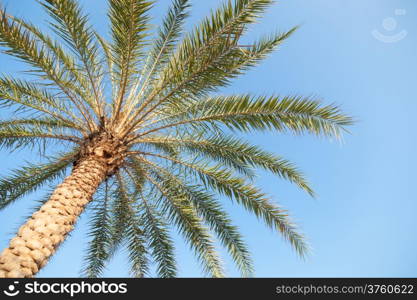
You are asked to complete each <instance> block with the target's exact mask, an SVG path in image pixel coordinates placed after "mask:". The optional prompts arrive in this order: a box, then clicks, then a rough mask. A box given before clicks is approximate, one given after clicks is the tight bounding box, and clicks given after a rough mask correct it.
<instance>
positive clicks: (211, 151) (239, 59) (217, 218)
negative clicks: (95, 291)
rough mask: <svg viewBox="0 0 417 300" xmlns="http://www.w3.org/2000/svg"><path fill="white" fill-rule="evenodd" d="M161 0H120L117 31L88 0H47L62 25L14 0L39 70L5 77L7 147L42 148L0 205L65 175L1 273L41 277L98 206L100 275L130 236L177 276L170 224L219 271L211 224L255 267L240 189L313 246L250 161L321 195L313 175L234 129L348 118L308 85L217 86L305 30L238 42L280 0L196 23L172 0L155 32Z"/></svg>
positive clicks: (3, 25) (334, 128) (21, 46)
mask: <svg viewBox="0 0 417 300" xmlns="http://www.w3.org/2000/svg"><path fill="white" fill-rule="evenodd" d="M152 2H153V1H146V0H109V1H108V5H109V11H108V17H109V19H110V38H109V40H106V39H105V38H104V37H101V36H100V35H99V34H98V33H97V32H96V31H95V30H94V29H93V28H92V26H90V25H89V22H88V17H87V15H86V14H85V13H84V12H83V11H82V9H81V7H80V5H79V3H77V1H75V0H42V1H40V3H41V5H42V6H43V8H44V9H45V10H46V12H47V13H48V14H49V15H50V17H51V22H50V24H49V25H50V27H51V29H52V30H53V31H54V33H55V34H56V36H55V37H51V36H49V35H48V34H46V33H44V32H42V31H41V30H40V29H39V28H38V27H37V26H36V25H34V24H32V23H30V22H29V21H27V20H24V19H21V18H18V17H15V16H11V15H9V14H8V13H7V11H6V10H5V9H4V8H1V10H0V46H1V48H2V49H3V52H4V53H6V54H9V55H11V56H14V57H16V58H18V59H19V60H21V61H23V62H24V63H26V64H27V65H28V66H29V74H30V76H31V79H30V80H28V77H25V78H26V79H17V78H13V77H8V76H2V77H0V105H2V107H3V109H6V110H7V111H11V110H12V109H14V111H15V113H10V114H6V115H7V116H6V117H3V118H4V119H3V120H0V147H1V148H2V149H9V150H14V149H16V148H19V149H21V148H24V147H35V148H34V149H35V150H36V149H38V148H37V146H39V151H41V153H42V155H43V157H44V158H45V162H44V163H42V164H29V165H26V166H23V167H22V168H20V169H16V170H15V171H14V172H13V174H12V175H10V176H8V177H4V178H2V179H1V180H0V208H4V207H6V206H7V205H8V204H10V203H12V202H13V201H16V200H18V199H21V198H23V197H24V196H25V195H27V194H29V193H31V192H33V191H35V190H37V189H39V188H41V187H42V186H44V185H45V184H48V183H51V182H55V181H56V180H58V179H59V178H64V177H65V176H66V177H65V179H63V181H62V183H61V184H59V185H58V186H57V187H56V188H55V190H53V192H52V193H51V194H50V196H49V197H48V198H47V199H46V200H45V201H43V202H42V205H41V206H40V207H39V209H38V210H37V211H36V212H35V213H34V214H33V215H32V216H31V217H30V218H29V219H28V220H27V222H26V223H25V224H24V225H22V226H21V227H20V229H19V230H18V233H17V235H16V236H15V237H14V238H13V239H12V240H11V241H10V245H9V246H8V248H6V249H5V250H4V251H3V252H2V253H1V255H0V277H32V276H34V275H35V274H36V273H37V272H38V271H39V270H40V269H41V268H42V267H43V266H44V265H45V264H46V263H47V261H48V259H49V257H50V256H52V255H53V254H54V252H55V251H56V250H57V248H58V246H59V245H60V244H61V243H62V242H63V241H64V240H65V238H66V237H67V235H68V234H69V233H70V232H71V230H72V229H73V228H74V225H75V223H76V221H77V218H78V216H79V215H80V214H81V213H82V212H83V211H84V210H85V209H86V208H88V209H90V210H91V215H92V220H91V223H90V224H91V230H90V235H91V241H90V243H89V245H88V250H87V255H86V258H85V259H86V264H85V266H86V267H85V268H84V270H83V274H84V275H85V276H89V277H96V276H99V275H100V274H101V272H102V271H103V269H104V267H105V265H106V263H107V261H108V260H109V259H110V258H111V257H112V255H113V254H114V253H115V252H116V251H117V250H118V249H120V248H121V247H124V248H125V249H127V250H128V253H129V261H130V269H131V273H132V275H133V276H136V277H143V276H146V275H147V274H149V265H150V264H151V263H155V264H156V266H157V274H158V276H161V277H174V276H176V274H177V263H176V261H175V256H174V245H173V240H172V237H171V235H170V230H171V229H172V228H176V229H178V231H179V232H180V233H181V234H182V235H183V236H184V238H185V240H186V241H187V242H188V244H189V246H190V248H191V249H192V250H193V251H194V253H195V255H196V256H197V258H198V260H199V261H200V262H201V265H202V268H203V270H204V272H205V273H206V274H207V275H209V276H213V277H222V276H224V270H223V267H222V263H221V260H220V259H219V255H218V253H217V251H216V249H215V245H214V237H212V235H213V234H214V235H215V236H216V237H217V239H218V240H219V241H220V242H221V244H222V245H223V246H224V247H225V248H226V249H227V250H228V252H229V253H230V255H231V257H232V258H233V260H234V262H235V263H236V265H237V267H238V268H239V270H240V271H241V273H242V275H243V276H250V275H251V274H252V273H253V265H252V261H251V258H250V253H249V251H248V249H247V247H246V245H245V243H244V241H243V240H242V237H241V235H240V234H239V232H238V228H237V227H236V226H234V225H233V224H232V222H231V220H230V217H229V216H228V214H227V212H226V211H224V210H223V208H222V205H221V201H220V199H227V198H229V199H231V200H233V201H235V202H236V203H237V204H240V205H242V206H243V207H244V208H245V209H247V210H248V211H249V212H251V213H252V214H254V215H256V216H257V217H258V218H259V219H261V220H262V221H264V222H265V223H266V224H267V225H268V226H269V227H271V228H272V229H274V230H276V231H277V232H279V233H281V234H282V235H283V237H284V238H285V239H286V240H287V241H289V242H290V244H291V246H292V247H293V248H294V249H295V251H296V252H297V253H298V254H299V255H301V256H303V255H305V254H306V252H307V250H308V246H307V244H306V242H305V240H304V237H303V235H302V234H300V233H299V232H298V229H297V227H296V226H295V225H294V224H293V223H292V222H291V220H290V219H289V217H288V214H287V212H286V211H285V210H283V209H282V208H281V207H279V206H277V205H276V204H274V203H273V202H272V201H271V200H270V197H269V196H268V195H266V194H265V193H263V192H262V191H261V190H260V189H259V188H258V187H256V186H255V184H254V182H253V175H254V171H256V170H257V169H264V170H268V171H270V172H271V173H273V174H274V175H277V176H278V177H280V178H283V179H285V180H289V181H290V182H292V183H294V184H296V185H297V186H298V187H300V188H301V189H303V190H305V191H306V192H307V193H308V194H310V195H313V191H312V189H311V188H310V186H309V185H308V183H307V181H306V179H305V178H304V176H303V175H302V173H301V172H300V171H299V170H298V169H297V168H296V167H295V166H294V165H293V164H292V163H290V162H289V161H287V160H285V159H284V158H282V157H280V156H277V155H275V154H272V153H269V152H266V151H264V150H263V149H262V148H260V147H258V146H256V145H253V144H252V143H250V142H248V141H245V140H243V139H242V138H238V137H236V136H235V135H234V134H235V133H238V132H245V133H250V132H256V131H265V130H269V131H272V130H274V131H279V132H292V133H296V134H299V133H312V134H315V135H321V136H331V137H339V135H340V134H341V131H343V130H344V129H345V127H346V126H348V125H350V124H351V122H352V120H351V118H350V117H348V116H346V115H344V114H343V113H342V112H341V111H340V110H339V108H338V107H337V106H334V105H324V104H322V103H321V102H320V101H318V100H315V99H311V98H309V97H301V96H286V97H280V96H274V95H271V96H255V95H251V94H244V95H224V96H220V95H214V94H213V93H214V92H216V91H218V89H219V88H222V87H225V86H227V85H228V84H229V83H230V82H231V80H232V79H234V78H236V77H237V76H239V75H241V74H243V73H244V72H245V71H246V70H248V69H249V68H251V67H253V66H255V65H256V64H258V63H259V62H260V61H261V60H263V59H264V58H266V57H267V56H268V55H269V54H270V53H271V52H272V51H273V50H274V49H276V48H277V47H279V46H280V45H281V43H282V42H283V41H284V40H286V39H287V38H288V37H289V36H290V35H291V34H292V33H293V32H294V31H295V30H296V28H293V29H291V30H289V31H288V32H284V33H276V34H270V35H267V36H264V37H262V38H260V39H259V40H256V41H253V42H251V45H250V46H242V45H241V43H240V40H241V38H242V36H244V34H245V33H246V31H247V28H248V26H250V25H251V24H252V23H254V22H256V21H257V20H258V19H259V18H260V17H261V16H262V15H263V13H264V12H265V10H266V9H267V8H268V7H269V6H270V5H271V4H272V2H273V1H272V0H235V1H226V2H225V3H224V4H223V5H221V6H220V7H219V8H218V9H217V10H215V11H213V12H212V13H211V14H210V15H209V16H208V17H207V18H205V19H204V20H203V21H202V22H201V23H200V24H199V25H198V26H196V27H195V29H194V30H193V31H191V32H189V33H184V28H183V27H184V20H185V19H186V17H187V15H188V11H189V6H190V4H189V1H188V0H173V2H172V5H171V6H170V8H169V10H168V13H167V14H166V16H165V18H164V20H163V23H162V25H161V26H160V27H159V30H158V31H157V32H156V33H155V34H151V26H150V25H149V24H150V16H149V11H150V9H151V8H152V6H153V3H152ZM3 116H4V114H3ZM52 143H55V144H54V146H55V147H52V145H53V144H52ZM56 143H58V146H57V144H56ZM63 149H65V151H62V152H60V151H61V150H63ZM89 203H91V204H90V205H88V204H89ZM87 205H88V206H87Z"/></svg>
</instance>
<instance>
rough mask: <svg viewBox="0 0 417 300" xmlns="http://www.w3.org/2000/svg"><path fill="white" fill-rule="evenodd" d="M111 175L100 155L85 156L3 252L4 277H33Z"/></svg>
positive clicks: (0, 261) (0, 263)
mask: <svg viewBox="0 0 417 300" xmlns="http://www.w3.org/2000/svg"><path fill="white" fill-rule="evenodd" d="M98 152H100V150H99V151H98ZM98 154H100V153H98ZM108 175H109V174H108V164H107V162H106V161H105V159H103V158H102V157H100V155H91V156H89V157H84V158H83V159H81V160H80V161H79V162H78V163H77V165H76V166H75V167H74V169H73V171H72V173H71V175H70V176H68V177H67V178H66V179H65V180H64V182H63V183H62V184H60V185H59V186H58V187H57V188H56V190H55V191H54V193H53V194H52V196H51V198H50V199H49V200H48V201H47V202H46V203H45V204H44V205H43V206H42V207H41V208H40V209H39V210H38V211H37V212H35V213H34V214H33V215H32V217H31V218H30V219H29V220H28V221H27V222H26V224H24V225H23V226H22V227H20V229H19V231H18V234H17V235H16V237H14V238H13V239H12V240H11V241H10V244H9V247H8V248H6V249H5V250H4V251H3V252H2V253H1V255H0V278H1V277H8V278H16V277H33V276H34V275H35V274H36V273H37V272H38V271H39V270H40V268H42V267H43V266H44V265H45V264H46V263H47V260H48V258H49V257H50V256H51V255H52V254H53V253H54V252H55V251H56V249H57V247H58V246H59V244H61V243H62V242H63V241H64V239H65V237H66V236H67V235H68V233H69V232H70V231H71V230H73V228H74V224H75V222H76V221H77V218H78V216H79V215H80V214H81V213H82V212H83V210H84V207H85V206H86V204H87V203H88V202H89V201H91V199H92V196H93V195H94V193H95V191H96V190H97V188H98V186H99V185H100V183H101V182H102V181H103V180H104V179H105V178H106V176H108Z"/></svg>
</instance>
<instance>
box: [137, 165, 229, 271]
mask: <svg viewBox="0 0 417 300" xmlns="http://www.w3.org/2000/svg"><path fill="white" fill-rule="evenodd" d="M151 170H152V171H154V170H153V169H151ZM152 173H153V176H155V177H156V178H157V179H156V178H154V177H153V176H152V175H151V174H149V173H148V171H146V172H145V173H144V176H145V177H146V178H147V180H148V181H149V182H150V183H152V184H153V185H154V186H155V187H156V188H157V190H158V191H159V192H160V195H161V199H160V202H161V206H162V209H163V211H164V213H165V214H166V215H167V216H168V218H169V220H170V221H171V222H172V223H174V224H175V225H176V226H177V227H178V229H179V231H180V233H181V234H182V235H184V238H185V239H186V241H187V242H188V243H189V244H190V247H192V248H193V249H194V251H195V253H196V255H197V257H198V258H199V260H200V262H201V264H202V265H203V269H204V271H205V272H206V273H207V274H210V275H211V276H212V277H224V275H223V268H222V264H221V261H220V259H219V257H218V254H217V252H216V250H215V247H214V245H213V240H212V237H211V236H210V234H209V232H208V231H207V228H206V227H205V226H203V224H202V220H201V218H199V217H198V215H197V213H196V211H195V209H194V208H193V207H192V206H191V205H190V203H189V201H188V199H187V197H186V195H184V193H182V192H181V191H179V190H178V188H175V183H170V180H169V179H166V178H161V177H160V176H159V175H158V173H155V172H152ZM173 187H174V189H173Z"/></svg>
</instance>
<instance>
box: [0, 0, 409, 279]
mask: <svg viewBox="0 0 417 300" xmlns="http://www.w3.org/2000/svg"><path fill="white" fill-rule="evenodd" d="M1 2H3V3H5V4H6V5H7V7H8V9H9V11H10V12H11V13H13V14H17V15H19V16H25V17H28V18H30V19H31V21H33V22H36V23H38V22H43V21H44V20H45V15H44V13H43V12H42V11H41V10H40V9H39V5H38V4H36V1H34V0H18V1H17V0H2V1H1ZM80 2H81V3H82V4H83V5H84V6H85V8H86V9H87V10H88V11H89V12H90V14H91V18H92V21H93V23H94V25H95V26H96V27H97V28H98V29H99V30H100V31H101V32H103V33H105V32H106V30H107V27H106V22H107V21H106V16H105V13H106V1H104V0H80ZM156 2H157V5H156V7H155V9H154V10H153V14H154V16H155V17H156V18H159V17H160V16H161V15H162V14H163V13H164V12H165V10H166V6H167V4H168V3H169V2H170V1H168V0H159V1H156ZM192 2H193V8H192V17H191V18H190V19H189V21H188V26H189V27H190V26H192V24H195V23H196V22H197V21H198V20H199V19H201V17H202V16H204V15H206V14H207V13H208V12H209V11H210V9H211V8H213V7H216V6H217V5H218V4H219V3H221V2H222V1H221V0H205V1H202V0H194V1H192ZM297 24H302V27H301V29H300V30H299V31H298V32H297V33H296V34H295V35H293V37H291V38H290V39H289V40H288V41H287V42H286V44H285V45H284V46H283V47H282V48H281V49H279V50H278V51H277V52H275V53H274V54H273V55H272V56H271V57H270V58H269V59H267V60H266V61H265V62H264V63H263V64H262V65H260V66H259V67H257V68H255V69H253V70H252V71H250V72H249V73H248V74H247V75H245V76H243V77H241V78H239V79H238V80H236V81H235V82H234V83H233V85H231V86H230V87H228V88H227V89H225V90H224V91H223V92H225V93H243V92H249V91H251V92H255V93H259V94H265V93H266V94H270V93H277V94H294V93H298V94H302V95H316V96H318V97H321V98H322V99H323V100H324V101H326V102H328V103H338V104H340V105H341V106H342V107H343V109H344V111H345V112H347V113H349V114H351V115H353V116H354V117H355V118H356V119H357V120H358V122H357V124H356V125H355V126H353V127H352V128H351V134H350V135H346V136H345V138H344V143H339V142H335V141H329V140H325V139H317V138H315V137H311V136H298V137H293V136H285V135H282V134H276V133H275V134H252V135H251V136H250V139H251V140H252V141H253V142H255V143H257V144H260V145H263V146H264V147H265V148H267V149H268V150H271V151H273V152H275V153H277V154H281V155H284V156H285V157H287V158H288V159H290V160H292V161H294V162H296V163H297V164H298V166H299V167H300V168H301V169H302V170H303V171H304V172H305V173H306V174H307V176H308V178H309V179H310V181H311V183H312V184H313V187H314V188H315V190H316V191H317V193H318V197H317V199H311V198H309V197H308V196H307V195H306V194H304V193H302V192H300V191H299V190H297V188H296V187H295V186H292V185H290V184H288V183H286V182H283V181H280V180H278V179H277V178H275V177H273V176H271V175H269V174H266V173H265V174H264V173H262V174H260V176H259V178H258V181H259V183H260V185H261V186H262V187H263V188H264V189H265V190H266V191H268V192H269V193H271V194H273V195H274V197H275V199H276V200H277V201H278V202H279V203H280V204H282V205H283V206H285V207H286V208H288V209H289V210H290V212H291V214H292V216H293V218H294V219H295V220H296V221H297V222H298V223H299V224H300V226H301V227H302V229H303V231H304V233H305V234H306V235H307V237H308V239H309V241H310V243H311V245H312V247H313V252H312V254H311V255H310V257H308V258H307V259H306V260H301V259H300V258H298V257H297V256H296V255H295V253H294V252H293V251H292V250H291V248H290V247H289V245H288V244H287V243H285V242H284V241H283V240H282V238H281V237H279V236H278V235H277V234H275V233H272V232H271V231H270V230H269V229H267V228H266V227H265V226H264V225H263V224H261V223H258V221H257V220H256V218H255V217H252V216H249V215H248V214H247V213H246V212H244V211H243V209H241V208H238V207H235V206H232V205H230V204H229V203H228V202H227V201H225V202H224V203H225V206H226V207H227V208H228V210H229V212H231V214H232V217H233V219H234V220H235V222H236V224H237V225H239V226H240V228H241V231H242V233H243V234H244V235H245V236H246V241H247V243H248V244H249V247H250V249H251V251H252V253H253V258H254V261H255V268H256V276H257V277H333V276H338V277H360V276H364V277H368V276H377V277H391V276H392V277H400V276H410V277H415V276H416V275H417V218H416V215H417V185H416V182H415V181H416V179H417V177H416V174H415V172H416V170H417V158H416V153H417V151H416V150H417V147H416V145H417V144H416V137H415V135H416V134H415V131H416V129H417V125H416V111H417V2H416V1H414V0H396V1H392V0H349V1H345V0H282V1H279V3H277V4H275V5H274V6H273V7H272V8H271V9H270V10H269V12H268V14H267V16H266V17H265V18H264V19H263V21H262V22H261V23H260V24H257V25H256V26H254V27H253V28H252V29H251V31H250V34H249V38H248V40H250V38H254V37H256V36H259V35H260V34H262V33H269V32H272V31H275V30H276V29H282V30H285V29H289V28H290V27H291V26H293V25H297ZM388 42H391V43H388ZM17 70H22V68H21V65H19V64H18V63H16V61H15V60H13V59H11V58H10V57H6V56H5V55H3V54H0V72H1V73H9V74H14V75H16V76H24V74H22V73H18V74H17V73H16V71H17ZM3 114H6V113H5V112H1V111H0V116H1V117H3ZM36 159H37V157H36V156H34V155H32V154H31V153H29V152H23V151H20V152H17V153H12V154H8V153H5V152H0V175H2V176H3V175H6V174H8V171H9V170H10V169H12V168H14V167H17V165H18V164H19V163H21V162H22V161H23V160H31V161H35V160H36ZM41 194H42V193H41V192H39V193H36V194H33V195H31V196H28V197H26V198H24V199H22V200H20V201H19V202H17V203H15V204H13V205H12V206H10V207H8V208H7V209H4V210H3V211H0V248H3V247H5V246H6V245H7V243H8V240H9V238H10V237H12V236H13V234H14V233H15V231H16V229H17V228H18V226H19V225H20V224H21V223H22V222H23V221H24V217H25V216H27V215H28V214H29V213H30V211H31V210H30V208H31V207H33V206H34V205H35V202H34V201H35V200H37V199H39V197H40V196H41ZM87 220H88V216H83V217H82V218H81V220H80V223H79V224H78V226H77V228H76V230H75V231H74V232H73V234H72V235H71V237H70V238H68V239H67V241H66V242H65V244H64V245H63V246H61V248H60V249H59V251H58V253H57V254H56V255H55V257H54V258H53V259H52V260H51V262H50V263H49V264H48V265H47V266H46V267H45V269H44V270H42V271H41V273H40V274H39V276H43V277H77V276H78V275H79V270H80V269H81V266H82V256H83V250H84V249H85V246H86V242H87V240H88V239H87V236H86V235H85V232H86V226H85V224H86V221H87ZM177 241H178V242H177V254H178V260H179V264H180V273H179V275H180V276H186V277H190V276H191V277H196V276H202V274H201V272H200V268H199V266H198V263H197V262H196V259H195V258H194V257H193V255H192V253H191V252H190V251H189V250H188V247H187V246H185V245H184V243H183V242H182V240H181V239H178V240H177ZM223 253H225V252H224V251H223ZM123 254H124V253H121V255H118V256H116V257H115V258H114V259H113V260H112V262H111V263H110V265H109V266H108V269H107V270H106V272H105V274H104V275H105V276H107V277H114V276H126V275H127V264H126V260H127V258H126V257H125V256H124V255H123ZM224 258H225V263H226V267H227V270H228V274H229V275H230V276H238V273H237V271H236V269H235V268H234V266H233V265H232V264H231V263H230V259H229V258H228V257H227V255H226V254H225V256H224Z"/></svg>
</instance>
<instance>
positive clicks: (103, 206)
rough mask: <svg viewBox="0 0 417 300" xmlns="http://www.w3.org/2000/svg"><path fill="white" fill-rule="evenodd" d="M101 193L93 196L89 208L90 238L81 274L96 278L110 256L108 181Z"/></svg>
mask: <svg viewBox="0 0 417 300" xmlns="http://www.w3.org/2000/svg"><path fill="white" fill-rule="evenodd" d="M103 189H104V191H103V193H102V195H100V196H98V197H95V198H96V199H95V200H94V207H93V208H92V210H91V213H92V216H91V219H90V224H89V225H90V229H89V232H88V235H89V236H90V238H91V240H90V241H89V243H88V247H87V250H86V253H87V254H86V256H85V258H84V264H83V265H85V267H83V270H82V276H83V277H88V278H96V277H98V276H100V275H101V274H102V272H103V270H104V269H105V267H106V262H107V261H108V260H109V258H110V256H111V249H112V246H113V245H112V244H111V241H112V239H111V235H112V228H111V215H110V209H109V206H110V202H111V196H110V195H111V192H110V187H109V182H108V181H106V182H105V183H104V188H103Z"/></svg>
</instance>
